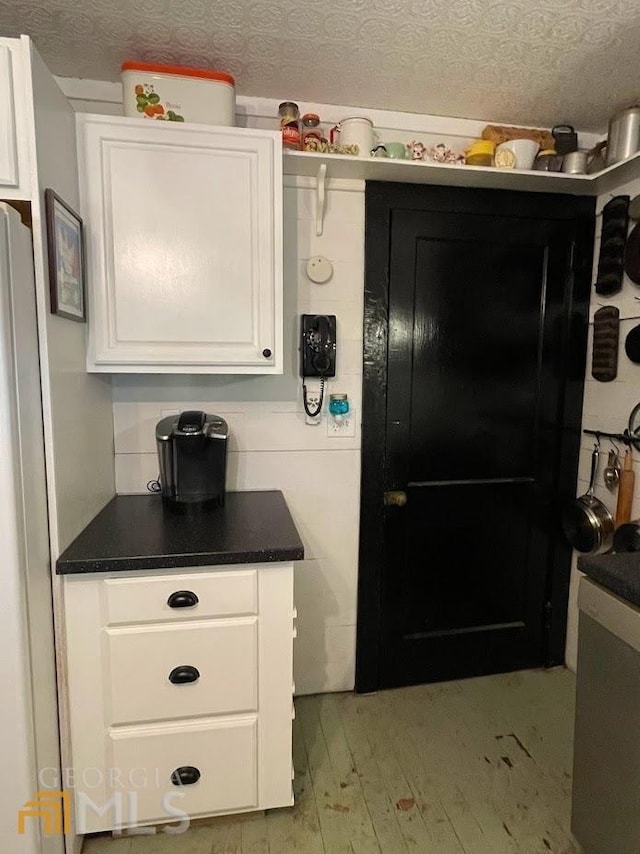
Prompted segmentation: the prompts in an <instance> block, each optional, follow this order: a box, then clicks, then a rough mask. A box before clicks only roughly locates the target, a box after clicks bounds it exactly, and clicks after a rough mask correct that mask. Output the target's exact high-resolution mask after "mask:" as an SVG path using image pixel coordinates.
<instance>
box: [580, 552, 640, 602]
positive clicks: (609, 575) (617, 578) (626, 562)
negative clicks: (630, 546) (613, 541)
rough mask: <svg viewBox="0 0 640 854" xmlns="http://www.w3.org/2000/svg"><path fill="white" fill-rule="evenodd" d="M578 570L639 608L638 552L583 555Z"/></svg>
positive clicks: (639, 559) (639, 554)
mask: <svg viewBox="0 0 640 854" xmlns="http://www.w3.org/2000/svg"><path fill="white" fill-rule="evenodd" d="M578 569H579V570H581V572H584V573H586V574H587V575H588V576H589V578H592V579H593V580H594V581H595V582H597V583H598V584H601V585H602V586H603V587H606V588H607V589H608V590H611V592H612V593H615V594H616V596H619V597H620V598H621V599H626V600H627V602H631V603H632V604H633V605H638V606H640V552H626V553H623V554H608V555H584V557H581V558H578Z"/></svg>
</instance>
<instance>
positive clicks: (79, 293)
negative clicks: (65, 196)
mask: <svg viewBox="0 0 640 854" xmlns="http://www.w3.org/2000/svg"><path fill="white" fill-rule="evenodd" d="M44 201H45V208H46V215H47V246H48V251H49V292H50V296H51V313H52V314H58V315H60V317H68V318H69V320H77V321H78V322H79V323H84V322H85V320H86V319H87V313H86V309H85V269H84V240H83V233H82V220H81V219H80V217H79V216H78V214H77V213H76V212H75V211H74V210H72V209H71V208H70V207H69V205H68V204H66V202H63V201H62V199H61V198H60V196H58V195H56V193H54V192H53V190H45V193H44Z"/></svg>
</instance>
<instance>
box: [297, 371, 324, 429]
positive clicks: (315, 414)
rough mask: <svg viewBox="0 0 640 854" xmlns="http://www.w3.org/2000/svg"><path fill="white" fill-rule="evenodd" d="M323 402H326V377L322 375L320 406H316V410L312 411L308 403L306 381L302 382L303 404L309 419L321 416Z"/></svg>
mask: <svg viewBox="0 0 640 854" xmlns="http://www.w3.org/2000/svg"><path fill="white" fill-rule="evenodd" d="M323 400H324V377H323V376H322V375H321V376H320V400H319V401H318V405H317V406H316V408H315V410H311V409H310V408H309V404H308V403H307V386H306V384H305V382H304V380H303V381H302V403H303V405H304V411H305V412H306V413H307V415H308V416H309V418H317V417H318V415H320V413H321V411H322V402H323Z"/></svg>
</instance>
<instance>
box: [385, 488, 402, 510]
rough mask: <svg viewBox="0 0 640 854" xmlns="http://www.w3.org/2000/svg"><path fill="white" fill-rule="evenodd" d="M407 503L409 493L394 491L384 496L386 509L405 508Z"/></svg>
mask: <svg viewBox="0 0 640 854" xmlns="http://www.w3.org/2000/svg"><path fill="white" fill-rule="evenodd" d="M406 503H407V493H406V492H402V490H400V489H392V490H391V492H385V494H384V506H385V507H404V505H405V504H406Z"/></svg>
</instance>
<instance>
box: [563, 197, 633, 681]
mask: <svg viewBox="0 0 640 854" xmlns="http://www.w3.org/2000/svg"><path fill="white" fill-rule="evenodd" d="M638 194H640V180H635V181H631V182H629V183H628V184H626V185H624V186H622V187H619V188H618V189H617V190H616V195H629V196H631V198H633V197H634V196H636V195H638ZM610 198H611V196H610V195H606V196H601V197H600V198H599V199H598V204H597V209H596V210H597V216H598V219H597V222H596V242H595V250H594V259H593V277H592V281H593V282H595V280H596V272H597V266H598V255H599V251H600V231H601V225H602V219H601V212H602V208H603V207H604V205H605V204H606V203H607V202H608V201H609V200H610ZM591 293H592V296H591V305H590V309H589V316H590V320H591V322H590V325H589V345H588V350H587V364H586V382H585V390H584V403H583V413H582V426H583V428H588V429H591V430H604V431H606V432H609V433H618V432H620V433H621V432H622V431H623V430H624V429H625V427H626V426H627V422H628V418H629V413H630V412H631V410H632V409H633V407H634V406H635V405H636V403H638V401H640V365H635V364H634V363H633V362H631V361H630V360H629V359H628V358H627V355H626V353H625V351H624V341H625V338H626V336H627V333H628V332H629V331H630V330H631V329H633V327H634V326H636V325H637V324H638V323H640V300H639V298H640V287H637V286H636V285H634V284H633V283H632V282H631V280H630V279H629V278H628V277H627V276H625V277H624V283H623V286H622V290H621V291H620V293H618V294H614V295H613V296H611V297H603V296H600V295H599V294H596V293H595V291H593V290H592V292H591ZM603 305H614V306H616V307H617V308H619V309H620V345H619V351H618V376H617V378H616V379H615V380H614V381H613V382H610V383H602V382H597V381H596V380H594V379H593V378H592V377H591V352H592V342H593V315H594V313H595V312H596V311H597V310H598V309H599V308H600V307H601V306H603ZM610 447H611V445H610V444H609V443H608V442H606V441H605V440H603V441H602V445H601V452H602V453H601V457H600V466H599V476H598V480H597V483H596V489H595V494H596V496H597V497H598V498H599V499H600V500H601V501H603V502H604V503H605V504H606V505H607V507H608V508H609V509H610V510H611V512H612V513H614V514H615V509H616V501H617V495H616V493H611V492H609V490H607V489H606V488H605V486H604V484H603V481H602V471H603V469H604V467H605V466H606V464H607V454H608V451H609V448H610ZM592 449H593V440H592V439H591V437H589V436H586V435H584V434H583V436H582V442H581V449H580V463H579V468H578V487H577V494H578V495H582V494H583V493H585V492H586V491H587V488H588V486H589V471H590V466H591V451H592ZM621 450H624V448H621ZM633 467H634V469H635V473H636V484H637V487H638V488H637V489H636V495H635V499H634V502H633V511H632V518H634V519H638V518H640V454H638V453H637V452H636V453H635V454H634V463H633ZM581 575H582V573H580V572H579V571H578V569H577V555H575V554H574V558H573V564H572V572H571V588H570V593H569V612H568V619H567V646H566V661H567V664H568V666H569V667H570V668H572V669H574V670H575V667H576V656H577V630H578V607H577V591H578V583H579V579H580V577H581Z"/></svg>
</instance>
